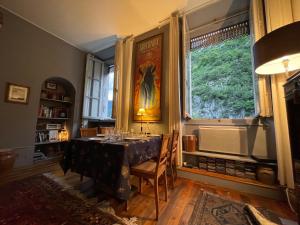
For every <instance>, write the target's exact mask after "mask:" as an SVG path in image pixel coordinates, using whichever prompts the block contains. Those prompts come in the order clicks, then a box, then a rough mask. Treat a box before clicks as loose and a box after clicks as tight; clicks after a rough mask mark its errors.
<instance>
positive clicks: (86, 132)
mask: <svg viewBox="0 0 300 225" xmlns="http://www.w3.org/2000/svg"><path fill="white" fill-rule="evenodd" d="M97 132H98V128H97V127H93V128H80V136H81V137H95V136H97Z"/></svg>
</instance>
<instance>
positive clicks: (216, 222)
mask: <svg viewBox="0 0 300 225" xmlns="http://www.w3.org/2000/svg"><path fill="white" fill-rule="evenodd" d="M254 224H258V225H259V224H261V225H275V224H282V223H281V220H280V218H279V217H278V216H276V214H274V213H272V212H271V211H269V210H267V209H263V208H259V209H255V208H254V207H252V206H250V205H245V204H243V203H240V202H234V201H231V200H229V199H225V198H223V197H220V196H218V195H215V194H211V193H208V192H203V194H202V195H201V196H199V198H198V200H197V202H196V204H195V207H194V210H193V213H192V216H191V218H190V220H189V225H254Z"/></svg>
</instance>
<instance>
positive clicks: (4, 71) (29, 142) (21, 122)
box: [0, 8, 85, 166]
mask: <svg viewBox="0 0 300 225" xmlns="http://www.w3.org/2000/svg"><path fill="white" fill-rule="evenodd" d="M0 11H1V12H2V13H3V21H4V24H3V27H2V28H1V29H0V124H1V127H0V148H16V150H17V152H18V154H19V158H18V159H17V162H16V166H20V165H26V164H30V163H31V162H32V154H33V149H34V138H35V126H36V118H37V112H38V107H39V97H40V91H41V85H42V83H43V82H44V81H45V80H46V79H47V78H49V77H62V78H64V79H67V80H68V81H70V82H71V83H72V84H73V86H74V88H75V91H76V96H75V105H74V117H73V118H74V121H73V122H74V125H73V133H74V131H76V130H77V129H78V127H79V121H80V115H81V102H82V85H83V75H84V67H85V53H84V52H82V51H80V50H78V49H76V48H75V47H73V46H70V45H69V44H67V43H65V42H64V41H62V40H60V39H58V38H56V37H54V36H52V35H50V34H49V33H47V32H45V31H43V30H41V29H39V28H37V27H36V26H34V25H32V24H30V23H28V22H26V21H24V20H23V19H21V18H19V17H17V16H15V15H13V14H11V13H10V12H8V11H6V10H4V9H3V8H0ZM6 82H11V83H17V84H21V85H26V86H29V87H30V96H29V103H28V105H21V104H11V103H6V102H4V95H5V89H6Z"/></svg>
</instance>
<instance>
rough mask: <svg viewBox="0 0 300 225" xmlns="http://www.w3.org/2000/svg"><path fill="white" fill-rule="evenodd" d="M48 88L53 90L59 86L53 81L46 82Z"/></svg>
mask: <svg viewBox="0 0 300 225" xmlns="http://www.w3.org/2000/svg"><path fill="white" fill-rule="evenodd" d="M46 88H47V89H51V90H56V89H57V84H56V83H54V82H51V81H48V82H46Z"/></svg>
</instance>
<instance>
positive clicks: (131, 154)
mask: <svg viewBox="0 0 300 225" xmlns="http://www.w3.org/2000/svg"><path fill="white" fill-rule="evenodd" d="M160 147H161V138H160V136H151V137H140V138H138V137H130V138H111V137H81V138H73V139H71V140H70V141H69V142H67V143H66V144H65V146H64V148H63V149H64V155H63V159H62V161H61V163H60V165H61V167H62V169H63V170H64V172H65V173H67V172H68V171H69V170H71V171H72V172H76V173H79V174H81V175H84V176H87V177H91V178H92V179H93V180H94V183H95V185H96V187H99V188H100V189H101V190H102V191H104V192H106V193H108V194H110V195H112V196H114V197H116V198H117V199H120V200H128V199H129V197H130V193H131V184H130V167H131V166H134V165H138V164H140V163H142V162H145V161H147V160H150V159H153V158H155V157H157V156H158V154H159V151H160Z"/></svg>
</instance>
